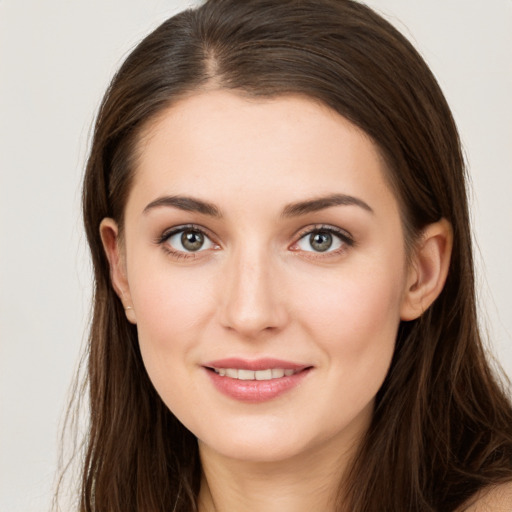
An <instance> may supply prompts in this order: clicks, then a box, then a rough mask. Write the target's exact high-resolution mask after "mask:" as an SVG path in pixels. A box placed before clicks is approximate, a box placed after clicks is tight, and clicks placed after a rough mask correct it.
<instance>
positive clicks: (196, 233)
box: [163, 228, 215, 252]
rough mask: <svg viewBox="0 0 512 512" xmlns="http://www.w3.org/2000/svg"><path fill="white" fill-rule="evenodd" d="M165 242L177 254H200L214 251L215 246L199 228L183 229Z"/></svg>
mask: <svg viewBox="0 0 512 512" xmlns="http://www.w3.org/2000/svg"><path fill="white" fill-rule="evenodd" d="M163 242H164V243H165V244H166V245H168V246H170V247H171V249H172V250H174V251H177V252H199V251H205V250H207V249H212V248H213V247H215V244H214V243H213V242H212V241H211V240H210V238H208V236H206V234H205V233H204V232H203V231H201V230H200V229H197V228H182V229H179V230H175V231H173V232H172V233H170V234H168V235H166V236H165V238H164V240H163Z"/></svg>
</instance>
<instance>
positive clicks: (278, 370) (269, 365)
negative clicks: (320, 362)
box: [204, 358, 313, 403]
mask: <svg viewBox="0 0 512 512" xmlns="http://www.w3.org/2000/svg"><path fill="white" fill-rule="evenodd" d="M204 368H205V370H207V373H208V375H209V376H210V380H211V382H212V383H213V385H214V387H215V388H216V389H217V390H218V391H220V392H221V393H222V394H224V395H227V396H228V397H230V398H232V399H235V400H238V401H242V402H252V403H257V402H265V401H268V400H272V399H274V398H277V397H278V396H280V395H282V394H283V393H286V392H288V391H290V390H292V389H293V388H295V387H297V386H298V385H299V384H300V383H302V382H303V380H304V379H306V378H307V376H308V375H309V374H310V371H311V370H312V369H313V366H311V365H301V364H297V363H292V362H288V361H282V360H277V359H268V358H267V359H258V360H256V361H247V360H243V359H238V358H230V359H223V360H219V361H212V362H210V363H207V364H206V365H204Z"/></svg>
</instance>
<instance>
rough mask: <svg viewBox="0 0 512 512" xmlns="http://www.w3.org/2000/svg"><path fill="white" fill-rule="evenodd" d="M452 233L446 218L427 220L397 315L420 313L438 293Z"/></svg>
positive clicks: (445, 272)
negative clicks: (428, 222)
mask: <svg viewBox="0 0 512 512" xmlns="http://www.w3.org/2000/svg"><path fill="white" fill-rule="evenodd" d="M452 245H453V233H452V227H451V224H450V223H449V222H448V221H447V220H446V219H441V220H440V221H439V222H435V223H434V224H429V225H428V226H427V227H426V228H425V230H424V231H423V233H422V236H421V238H420V240H419V242H418V243H417V244H416V247H415V248H414V253H413V255H412V258H411V260H412V261H411V265H410V268H409V272H408V278H407V287H406V290H405V294H404V298H403V301H402V308H401V312H400V318H401V319H402V320H414V319H416V318H418V317H419V316H421V315H422V314H423V313H424V312H425V311H426V310H427V309H428V308H429V307H430V305H431V304H432V303H433V302H434V301H435V300H436V298H437V297H438V296H439V294H440V293H441V291H442V289H443V286H444V283H445V282H446V277H447V275H448V269H449V267H450V257H451V254H452Z"/></svg>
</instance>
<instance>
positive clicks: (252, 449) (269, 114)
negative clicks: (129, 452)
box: [101, 91, 451, 512]
mask: <svg viewBox="0 0 512 512" xmlns="http://www.w3.org/2000/svg"><path fill="white" fill-rule="evenodd" d="M386 172H387V170H386V168H385V164H384V161H383V159H382V158H381V156H380V154H379V151H378V149H377V147H376V146H375V144H374V143H373V142H372V141H371V139H370V138H369V137H367V136H366V135H365V134H364V133H363V132H362V131H360V130H359V129H358V128H356V127H355V126H354V125H352V124H351V123H350V122H348V121H347V120H346V119H344V118H342V117H341V116H339V115H338V114H336V113H334V112H333V111H331V110H330V109H328V108H326V107H324V106H322V105H319V104H318V103H316V102H314V101H312V100H310V99H307V98H304V97H299V96H286V97H279V98H275V99H263V100H262V99H258V100H255V99H247V98H244V97H242V96H241V95H237V94H235V93H233V92H226V91H208V92H202V93H197V94H195V95H192V96H190V97H188V98H186V99H183V100H181V101H179V102H178V103H176V104H175V105H173V106H172V107H170V108H169V109H168V110H166V111H165V112H163V113H161V114H160V115H159V116H158V118H157V119H155V120H154V121H153V122H152V123H151V124H150V125H149V126H148V127H147V128H146V129H145V130H144V133H143V136H142V137H141V140H140V143H139V145H138V160H137V166H136V173H135V180H134V184H133V187H132V190H131V192H130V194H129V198H128V201H127V205H126V211H125V225H124V229H123V236H122V237H120V236H119V227H118V226H117V224H116V223H115V222H114V221H113V220H112V219H105V220H104V221H103V223H102V225H101V235H102V239H103V243H104V246H105V250H106V253H107V256H108V258H109V261H110V264H111V270H112V279H113V285H114V287H115V289H116V291H117V293H118V295H119V297H120V298H121V300H122V301H123V304H124V305H125V306H126V307H129V308H130V309H128V310H127V317H128V319H129V320H130V321H131V322H133V323H135V324H136V325H137V329H138V334H139V341H140V347H141V352H142V356H143V359H144V363H145V365H146V368H147V371H148V374H149V376H150V378H151V380H152V382H153V384H154V386H155V388H156V389H157V391H158V392H159V394H160V396H161V397H162V399H163V400H164V402H165V403H166V404H167V406H168V407H169V408H170V409H171V410H172V411H173V413H174V414H175V415H176V416H177V417H178V418H179V419H180V420H181V421H182V422H183V424H184V425H185V426H186V427H187V428H188V429H190V430H191V431H192V432H193V433H194V434H195V435H196V436H197V438H198V442H199V448H200V454H201V460H202V465H203V471H204V475H203V485H202V487H201V495H200V510H202V511H211V510H215V511H232V510H237V511H241V512H244V511H247V512H250V511H265V512H268V511H274V510H275V511H277V510H279V511H283V510H285V511H287V510H290V511H291V510H293V511H294V512H297V511H299V512H300V511H311V510H325V511H328V510H333V507H334V505H333V503H334V497H335V496H336V493H337V490H338V487H339V482H340V478H341V476H342V475H343V472H344V470H345V468H346V466H347V464H348V463H349V460H350V457H351V456H353V454H354V451H355V450H356V449H357V446H358V443H359V441H360V439H361V437H362V436H363V435H364V432H365V431H366V429H367V428H368V425H369V422H370V420H371V415H372V409H373V404H374V399H375V395H376V393H377V391H378V389H379V388H380V386H381V384H382V382H383V380H384V378H385V376H386V373H387V370H388V368H389V364H390V361H391V357H392V355H393V350H394V344H395V337H396V332H397V329H398V325H399V323H400V321H401V320H410V319H413V318H416V317H417V316H418V315H420V314H421V313H422V312H423V311H424V310H425V309H426V308H427V307H428V306H429V305H430V304H431V303H432V301H433V300H434V299H435V298H436V297H437V295H438V294H439V292H440V291H441V289H442V286H443V284H444V280H445V278H446V273H447V268H448V262H449V255H450V250H451V231H450V227H449V225H448V223H447V222H445V221H440V222H439V223H436V224H433V225H431V226H429V227H428V228H427V229H426V230H425V232H424V233H423V236H422V237H421V239H420V242H419V243H418V244H417V247H416V249H415V252H414V254H413V255H412V258H411V261H412V264H410V265H407V263H406V261H407V259H406V253H405V243H404V233H403V229H402V225H401V221H400V210H399V204H398V202H397V199H396V197H395V195H394V193H393V191H392V190H391V189H390V187H389V186H388V183H387V180H386V178H385V176H386ZM333 194H338V195H343V196H344V197H345V199H346V197H347V196H348V197H349V198H352V199H350V200H349V201H345V202H346V203H350V204H337V205H331V206H327V207H323V208H321V209H318V210H316V211H309V212H306V213H304V212H302V213H301V212H298V211H292V210H293V208H290V206H289V205H291V204H296V203H300V202H304V201H311V200H317V199H319V198H325V197H332V195H333ZM169 196H173V197H174V196H185V197H188V198H190V197H191V198H194V199H196V200H200V201H203V202H207V203H209V204H211V205H213V206H214V207H215V208H216V210H217V212H216V213H218V214H219V215H210V214H209V213H212V212H209V213H208V212H198V211H185V210H183V209H181V208H179V207H176V205H174V206H172V205H169V204H162V203H165V201H162V200H161V198H162V197H169ZM354 198H355V199H354ZM155 201H159V202H157V203H156V205H155ZM152 203H153V206H150V207H148V205H151V204H152ZM187 206H190V204H189V203H187ZM324 206H325V205H324ZM295 210H297V208H295ZM292 213H293V214H292ZM189 224H193V225H195V226H200V227H201V229H202V230H203V231H204V233H205V235H206V236H207V237H208V238H206V243H205V245H204V246H203V247H202V248H201V250H199V251H196V252H189V253H186V252H185V251H184V247H183V246H182V245H180V240H181V233H179V234H178V235H175V236H173V237H172V238H169V237H167V238H166V236H165V235H166V234H167V235H168V233H169V230H170V229H171V228H176V227H179V226H183V225H189ZM319 228H321V229H324V230H325V229H331V228H333V229H337V230H341V235H342V237H341V238H340V237H339V235H337V234H334V235H332V236H333V245H332V247H331V248H329V249H328V250H327V251H324V252H319V251H317V250H315V248H316V246H314V245H312V244H311V240H310V237H309V233H310V232H311V230H313V229H319ZM347 237H348V240H347V239H346V238H347ZM331 249H332V250H331ZM226 357H240V358H243V359H247V360H254V359H258V358H260V357H272V358H278V359H283V360H286V361H291V362H294V363H298V364H301V365H305V366H308V367H311V370H310V371H309V373H308V374H307V375H306V377H305V378H304V379H302V381H301V383H300V385H298V386H296V387H294V388H293V389H291V390H289V391H287V392H286V393H284V394H282V395H280V396H278V397H276V398H274V399H272V400H267V401H264V402H261V403H244V402H241V401H239V400H235V399H233V398H231V397H227V396H225V395H223V394H221V393H220V392H219V391H218V390H217V389H216V388H215V387H214V386H213V385H212V383H211V380H210V377H209V375H208V371H207V370H205V368H204V365H205V363H206V362H208V361H212V360H217V359H221V358H226Z"/></svg>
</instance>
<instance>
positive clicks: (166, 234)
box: [155, 224, 219, 258]
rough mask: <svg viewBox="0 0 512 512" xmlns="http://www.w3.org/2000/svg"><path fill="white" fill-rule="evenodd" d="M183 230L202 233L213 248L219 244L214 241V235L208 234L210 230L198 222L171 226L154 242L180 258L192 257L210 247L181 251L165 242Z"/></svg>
mask: <svg viewBox="0 0 512 512" xmlns="http://www.w3.org/2000/svg"><path fill="white" fill-rule="evenodd" d="M183 231H197V232H199V233H201V234H202V235H204V237H205V238H206V239H208V240H209V241H210V243H211V244H212V245H213V246H214V248H218V247H219V244H218V243H217V242H216V241H215V237H214V236H212V235H211V234H210V231H209V230H208V229H206V228H205V227H203V226H200V225H198V224H181V225H179V226H173V227H171V228H167V229H165V230H164V232H163V233H162V234H161V235H160V236H159V237H157V238H156V240H155V243H156V244H157V245H161V246H163V247H164V249H165V250H166V251H167V252H169V253H170V254H172V255H174V256H178V257H181V258H194V257H196V256H197V255H198V254H199V253H201V252H206V251H207V250H208V249H210V248H206V249H202V248H201V249H198V250H197V251H182V250H180V249H176V248H174V247H172V246H171V245H170V244H166V242H167V241H168V240H169V238H171V237H172V236H174V235H177V234H179V233H182V232H183Z"/></svg>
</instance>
